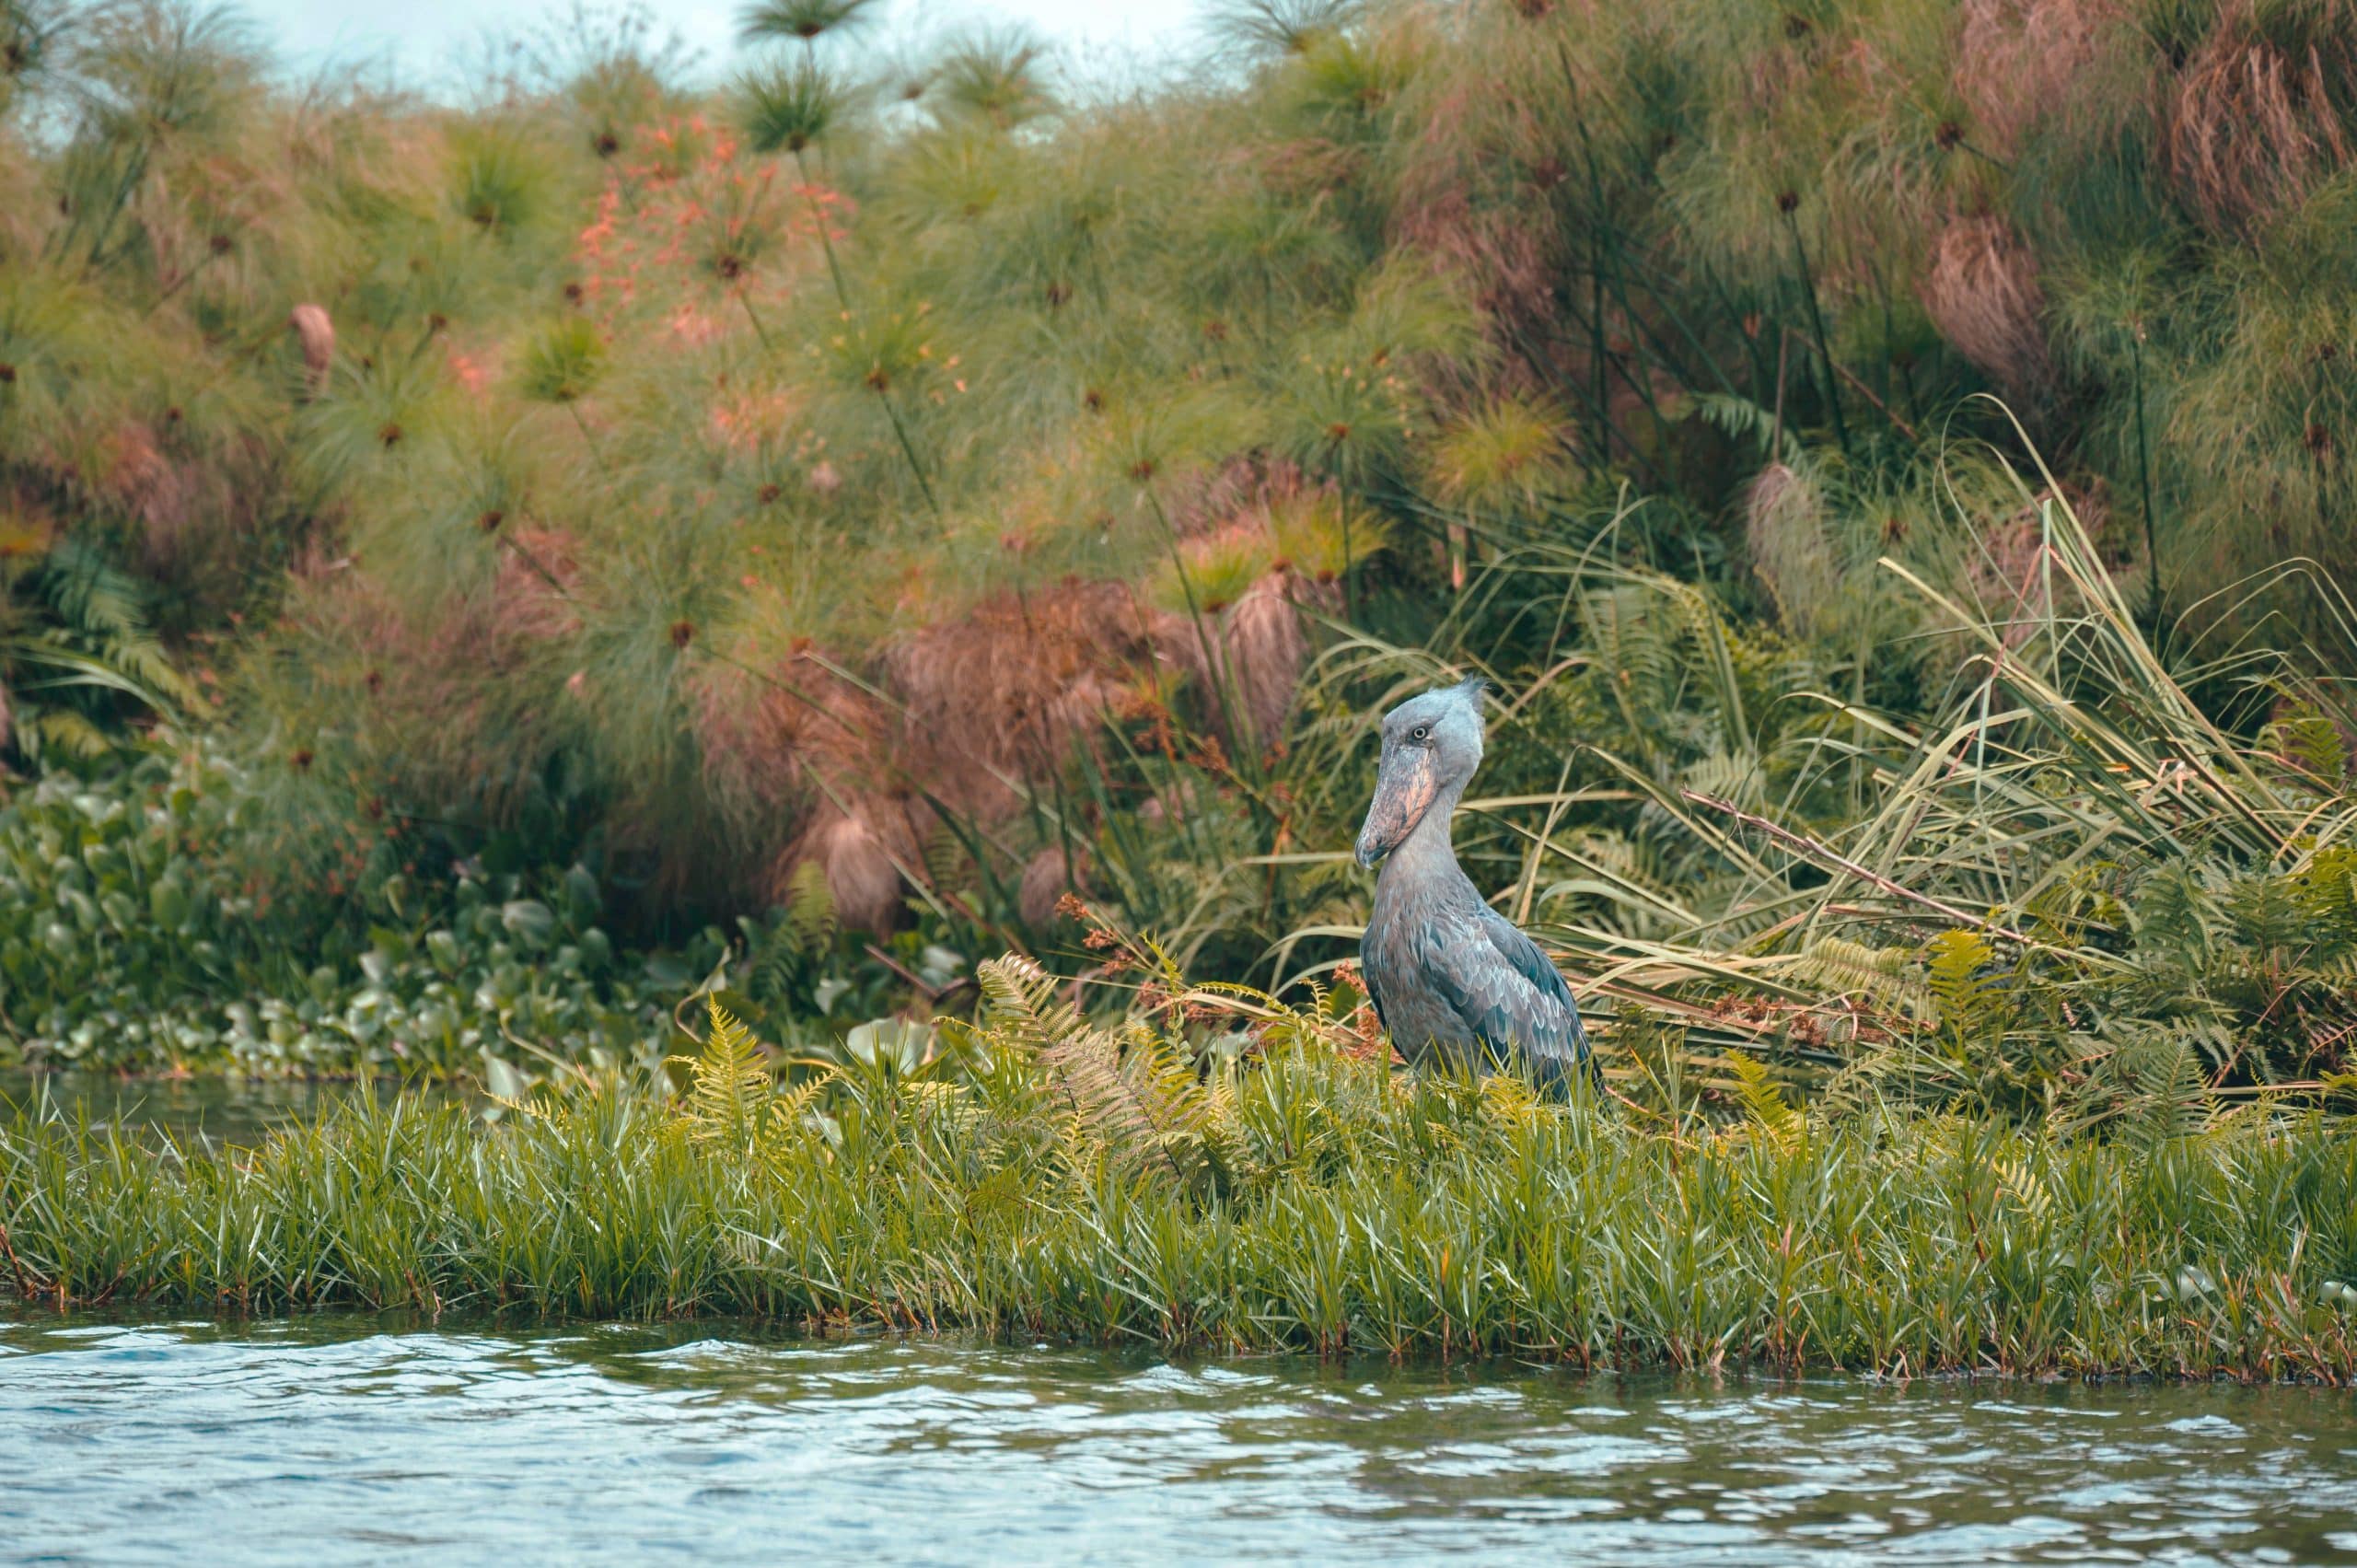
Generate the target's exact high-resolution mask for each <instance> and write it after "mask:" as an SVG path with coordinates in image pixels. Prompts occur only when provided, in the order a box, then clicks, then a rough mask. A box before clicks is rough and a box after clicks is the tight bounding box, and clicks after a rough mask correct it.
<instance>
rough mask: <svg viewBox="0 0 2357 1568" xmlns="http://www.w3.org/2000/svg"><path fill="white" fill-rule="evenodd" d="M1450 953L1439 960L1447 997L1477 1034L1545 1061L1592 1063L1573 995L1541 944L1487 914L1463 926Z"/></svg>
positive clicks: (1438, 956) (1438, 974) (1437, 965)
mask: <svg viewBox="0 0 2357 1568" xmlns="http://www.w3.org/2000/svg"><path fill="white" fill-rule="evenodd" d="M1457 936H1458V940H1457V941H1455V942H1452V943H1450V944H1449V945H1448V947H1449V950H1448V951H1447V952H1445V953H1437V954H1434V958H1436V959H1437V960H1438V961H1437V962H1435V963H1434V966H1433V969H1434V975H1435V977H1436V978H1437V979H1439V981H1441V989H1442V993H1443V994H1444V995H1445V996H1446V998H1447V999H1448V1003H1449V1005H1450V1006H1452V1007H1454V1008H1455V1009H1456V1010H1457V1016H1459V1017H1461V1018H1463V1019H1464V1020H1465V1022H1466V1024H1467V1025H1468V1027H1469V1028H1471V1029H1472V1030H1473V1032H1474V1033H1476V1034H1478V1035H1480V1037H1481V1038H1482V1039H1484V1040H1488V1041H1490V1042H1491V1043H1492V1045H1501V1046H1514V1047H1516V1048H1518V1049H1520V1050H1522V1051H1525V1052H1527V1053H1528V1054H1529V1055H1531V1056H1532V1057H1534V1058H1537V1059H1539V1060H1541V1061H1556V1062H1576V1061H1579V1060H1581V1059H1583V1058H1585V1056H1586V1055H1587V1031H1586V1030H1585V1029H1584V1028H1581V1026H1580V1013H1579V1007H1578V1005H1577V1004H1575V1003H1574V1002H1573V1000H1572V989H1571V987H1570V986H1568V985H1566V984H1564V983H1563V977H1562V973H1561V971H1559V970H1557V969H1556V968H1555V966H1554V963H1553V962H1552V961H1551V960H1550V959H1549V958H1548V957H1547V955H1546V954H1545V953H1543V952H1541V951H1540V950H1539V947H1538V943H1536V942H1533V941H1532V940H1531V939H1530V938H1529V937H1527V936H1526V935H1523V934H1522V932H1521V931H1519V930H1517V929H1516V928H1515V925H1514V923H1513V922H1511V921H1509V920H1507V919H1506V918H1505V917H1504V916H1503V915H1501V914H1499V913H1498V912H1496V911H1495V910H1492V909H1490V908H1488V907H1487V906H1484V907H1483V908H1481V909H1480V912H1478V913H1476V914H1475V915H1474V916H1473V918H1472V920H1471V922H1470V923H1469V929H1467V928H1466V927H1462V926H1460V927H1459V928H1458V932H1457Z"/></svg>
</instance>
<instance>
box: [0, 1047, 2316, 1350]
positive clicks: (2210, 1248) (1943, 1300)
mask: <svg viewBox="0 0 2357 1568" xmlns="http://www.w3.org/2000/svg"><path fill="white" fill-rule="evenodd" d="M1313 1032H1314V1031H1312V1030H1311V1029H1309V1028H1306V1027H1305V1026H1304V1025H1303V1022H1302V1019H1301V1017H1300V1016H1295V1017H1294V1018H1292V1019H1291V1020H1290V1021H1280V1023H1279V1025H1278V1026H1277V1027H1275V1028H1271V1029H1270V1030H1268V1031H1267V1032H1266V1033H1265V1034H1264V1035H1263V1037H1262V1039H1261V1040H1260V1043H1259V1045H1258V1046H1257V1047H1256V1048H1255V1049H1254V1050H1253V1051H1252V1052H1251V1053H1250V1054H1249V1055H1248V1056H1247V1057H1245V1058H1243V1059H1241V1060H1239V1061H1234V1062H1230V1063H1227V1064H1225V1065H1223V1064H1221V1063H1219V1062H1216V1061H1213V1060H1212V1059H1210V1058H1209V1057H1206V1058H1205V1059H1204V1060H1203V1061H1202V1063H1200V1064H1199V1067H1200V1070H1199V1072H1198V1073H1197V1074H1182V1077H1183V1083H1180V1082H1172V1081H1169V1080H1167V1078H1165V1077H1164V1076H1163V1074H1165V1073H1166V1071H1167V1068H1168V1066H1169V1064H1170V1061H1171V1058H1170V1056H1169V1054H1168V1052H1167V1051H1159V1052H1157V1051H1154V1050H1149V1049H1144V1047H1145V1044H1146V1042H1144V1040H1142V1039H1137V1038H1132V1039H1131V1040H1128V1041H1127V1042H1126V1043H1125V1042H1124V1041H1123V1040H1122V1039H1121V1037H1120V1034H1119V1032H1118V1031H1101V1032H1096V1033H1091V1032H1087V1031H1086V1029H1085V1028H1084V1029H1083V1030H1082V1031H1081V1032H1077V1033H1066V1034H1063V1035H1062V1036H1060V1037H1058V1039H1059V1040H1060V1046H1059V1049H1060V1051H1061V1055H1057V1054H1053V1053H1050V1052H1045V1051H1040V1050H1039V1049H1038V1048H1037V1043H1036V1041H1028V1040H1026V1039H1025V1038H1024V1036H1023V1033H1022V1030H1021V1028H1020V1027H1019V1026H1017V1025H1016V1024H1014V1023H1010V1022H1009V1021H1007V1019H1006V1018H1005V1016H1004V1010H1003V1009H1002V1010H1001V1011H1000V1012H999V1013H997V1014H994V1015H993V1022H992V1024H990V1025H989V1026H987V1027H985V1028H981V1029H978V1030H976V1031H974V1032H973V1033H972V1034H971V1035H970V1037H968V1038H966V1039H964V1040H961V1041H960V1042H959V1043H958V1046H957V1048H956V1049H955V1050H953V1051H949V1052H946V1053H945V1054H943V1055H941V1056H937V1057H935V1058H934V1059H932V1060H931V1061H929V1062H926V1063H923V1064H922V1065H919V1066H917V1067H916V1068H915V1069H914V1070H909V1069H908V1068H907V1067H906V1066H905V1064H902V1063H894V1062H892V1061H890V1060H888V1059H883V1058H879V1059H878V1060H877V1061H874V1062H870V1063H853V1064H851V1065H848V1066H835V1067H830V1069H828V1071H827V1072H826V1073H825V1074H823V1075H822V1076H820V1077H818V1078H813V1079H810V1080H808V1081H806V1082H805V1083H804V1084H802V1085H800V1086H797V1087H795V1088H793V1089H791V1090H784V1091H779V1090H773V1089H772V1088H771V1087H770V1086H768V1085H767V1084H766V1083H765V1082H763V1081H761V1078H760V1075H759V1074H747V1073H745V1072H742V1071H731V1069H730V1067H729V1063H728V1062H727V1061H726V1060H725V1058H726V1056H727V1055H728V1053H727V1052H726V1051H723V1050H721V1049H720V1048H719V1047H717V1046H715V1047H714V1048H713V1050H712V1051H709V1052H708V1053H707V1060H706V1061H705V1063H703V1064H702V1067H701V1068H700V1069H699V1072H698V1074H697V1081H696V1082H695V1083H694V1084H693V1086H691V1089H690V1090H689V1092H688V1093H686V1094H685V1095H684V1096H682V1097H678V1098H668V1097H665V1096H662V1095H659V1094H656V1093H655V1092H652V1091H650V1090H648V1089H646V1088H644V1087H643V1086H628V1085H625V1084H624V1083H622V1082H621V1080H620V1079H618V1078H611V1077H610V1078H607V1079H604V1080H599V1081H597V1082H594V1083H593V1082H586V1081H584V1082H577V1083H575V1085H574V1086H572V1087H569V1088H564V1089H561V1090H544V1091H542V1093H541V1094H540V1095H539V1096H538V1097H536V1098H534V1099H533V1100H532V1101H531V1102H528V1103H526V1104H520V1105H517V1107H515V1108H514V1110H513V1112H512V1113H511V1114H509V1115H507V1116H506V1117H505V1118H504V1119H503V1120H502V1121H500V1122H499V1123H497V1124H496V1125H493V1126H488V1127H486V1126H485V1125H483V1124H482V1122H481V1121H479V1120H478V1119H476V1118H474V1117H472V1116H470V1114H469V1113H468V1112H467V1111H466V1110H464V1109H459V1108H454V1107H448V1106H441V1107H427V1106H424V1105H422V1104H421V1103H419V1102H418V1101H416V1100H414V1099H412V1098H390V1099H384V1098H376V1097H375V1096H373V1095H368V1094H359V1095H355V1096H354V1097H353V1098H351V1099H349V1100H347V1101H345V1102H344V1103H343V1104H342V1105H341V1106H339V1107H338V1108H336V1109H332V1110H331V1111H329V1112H328V1113H326V1114H324V1115H322V1116H320V1117H319V1118H318V1119H316V1120H313V1121H304V1122H301V1123H298V1124H296V1125H293V1126H290V1127H288V1128H286V1129H284V1130H282V1131H280V1132H276V1133H274V1134H273V1135H272V1136H271V1137H270V1138H269V1139H268V1140H267V1141H266V1142H265V1143H264V1144H261V1146H260V1147H258V1148H254V1149H250V1150H238V1149H228V1150H222V1151H206V1150H200V1149H198V1148H194V1147H192V1146H189V1145H186V1144H176V1143H170V1142H166V1143H164V1144H161V1145H160V1146H158V1145H157V1144H147V1143H142V1142H140V1141H139V1140H137V1139H136V1138H134V1137H131V1136H127V1135H125V1134H123V1133H122V1132H120V1131H117V1130H114V1129H110V1128H104V1127H100V1126H99V1125H97V1124H95V1123H94V1122H92V1121H90V1120H89V1119H88V1118H87V1116H85V1117H81V1118H78V1119H77V1118H75V1117H73V1116H69V1115H66V1114H64V1113H62V1112H59V1111H56V1110H54V1109H48V1110H38V1111H37V1110H30V1109H24V1110H19V1111H17V1113H16V1115H15V1116H14V1117H13V1119H12V1120H9V1121H6V1122H5V1123H0V1225H5V1226H6V1231H5V1236H6V1258H5V1264H6V1271H7V1276H8V1278H7V1283H6V1285H0V1289H6V1290H12V1291H13V1292H14V1293H15V1294H16V1295H17V1297H19V1298H20V1299H23V1300H27V1301H41V1302H49V1303H53V1304H57V1305H61V1306H64V1305H72V1304H77V1303H78V1304H92V1303H102V1302H111V1303H125V1302H131V1301H143V1302H152V1303H157V1304H160V1305H167V1306H169V1307H173V1308H176V1309H181V1310H195V1311H206V1312H223V1311H226V1312H237V1313H246V1312H276V1311H287V1310H301V1309H308V1308H315V1307H364V1308H386V1307H406V1308H413V1309H417V1310H420V1311H423V1312H425V1313H427V1314H429V1315H432V1314H438V1313H442V1312H446V1311H447V1312H461V1313H475V1312H491V1313H500V1314H516V1315H521V1316H526V1317H532V1318H543V1317H576V1316H577V1317H595V1318H641V1319H644V1318H679V1317H693V1316H730V1317H746V1318H757V1319H762V1320H767V1321H772V1322H779V1323H785V1324H791V1325H795V1326H804V1327H810V1328H816V1329H827V1330H851V1329H868V1328H880V1329H891V1330H921V1331H927V1332H935V1331H947V1330H976V1331H981V1332H984V1333H988V1334H993V1335H1000V1336H1008V1337H1013V1336H1018V1335H1019V1336H1022V1337H1025V1338H1036V1337H1070V1338H1073V1339H1076V1340H1082V1341H1089V1342H1146V1343H1151V1344H1155V1345H1157V1346H1160V1347H1163V1348H1165V1349H1167V1350H1171V1351H1182V1350H1202V1351H1208V1352H1246V1351H1278V1350H1285V1351H1305V1352H1310V1353H1318V1354H1324V1355H1340V1354H1345V1353H1378V1354H1387V1355H1390V1356H1395V1357H1423V1356H1441V1357H1457V1356H1471V1355H1492V1354H1504V1355H1514V1356H1518V1357H1524V1358H1529V1359H1536V1360H1544V1361H1550V1362H1563V1363H1569V1364H1573V1365H1585V1366H1614V1367H1635V1366H1643V1365H1668V1366H1673V1367H1681V1368H1705V1369H1717V1368H1729V1369H1732V1368H1738V1367H1746V1366H1750V1367H1759V1368H1763V1369H1778V1370H1800V1369H1805V1368H1844V1369H1850V1370H1871V1371H1875V1372H1880V1373H1884V1374H1889V1375H1897V1376H1927V1375H1935V1374H1942V1373H1975V1374H1980V1373H1987V1374H2001V1375H2013V1376H2047V1375H2100V1374H2128V1375H2157V1376H2231V1377H2237V1378H2246V1379H2261V1380H2268V1379H2282V1378H2293V1379H2316V1380H2323V1381H2327V1382H2331V1383H2336V1384H2345V1383H2347V1382H2349V1381H2351V1379H2357V1288H2352V1281H2357V1139H2352V1138H2351V1137H2350V1136H2349V1135H2348V1133H2347V1130H2346V1127H2345V1124H2340V1123H2337V1122H2335V1121H2332V1120H2330V1119H2328V1117H2326V1116H2324V1115H2322V1114H2321V1113H2312V1112H2295V1111H2285V1110H2281V1109H2272V1110H2269V1109H2258V1108H2255V1107H2248V1108H2243V1109H2236V1110H2233V1111H2227V1112H2223V1113H2221V1114H2219V1115H2217V1116H2215V1117H2214V1118H2213V1119H2212V1121H2210V1122H2209V1124H2208V1125H2207V1126H2206V1127H2205V1128H2203V1129H2202V1130H2200V1131H2199V1132H2183V1133H2168V1134H2161V1135H2154V1136H2151V1137H2143V1138H2129V1137H2121V1138H2116V1139H2111V1140H2096V1139H2094V1138H2087V1137H2078V1138H2065V1137H2060V1136H2056V1135H2054V1134H2053V1133H2052V1132H2050V1131H2042V1130H2040V1129H2039V1128H2038V1127H2022V1126H2016V1125H2009V1124H2005V1123H2002V1122H1997V1121H1980V1120H1974V1119H1971V1118H1965V1117H1957V1116H1928V1115H1923V1114H1921V1113H1915V1112H1904V1111H1898V1110H1881V1111H1874V1112H1868V1113H1852V1114H1847V1115H1845V1116H1843V1117H1842V1118H1840V1120H1839V1121H1829V1120H1825V1119H1823V1118H1822V1117H1820V1116H1817V1115H1812V1114H1805V1113H1803V1112H1801V1111H1797V1110H1792V1109H1784V1108H1782V1105H1781V1101H1779V1100H1778V1099H1777V1098H1775V1097H1774V1096H1773V1095H1769V1094H1762V1095H1756V1096H1752V1097H1747V1099H1748V1107H1747V1109H1745V1110H1744V1111H1743V1112H1742V1113H1741V1115H1740V1117H1739V1118H1738V1119H1736V1120H1733V1121H1721V1122H1717V1123H1713V1122H1706V1121H1701V1120H1696V1119H1686V1120H1682V1121H1652V1122H1649V1121H1645V1120H1644V1119H1643V1118H1642V1117H1640V1116H1638V1115H1637V1114H1635V1113H1634V1112H1632V1111H1630V1110H1627V1109H1623V1108H1621V1107H1619V1106H1616V1105H1610V1104H1607V1105H1604V1106H1601V1107H1589V1106H1575V1107H1572V1108H1568V1109H1566V1108H1559V1107H1552V1106H1548V1105H1544V1104H1541V1103H1540V1102H1538V1101H1537V1100H1536V1099H1534V1098H1531V1097H1530V1096H1529V1094H1528V1093H1527V1090H1525V1089H1524V1088H1523V1086H1521V1085H1519V1084H1518V1083H1516V1082H1515V1081H1513V1080H1509V1079H1494V1078H1493V1079H1490V1080H1486V1081H1483V1082H1480V1083H1466V1082H1455V1081H1450V1080H1447V1079H1435V1078H1419V1079H1409V1078H1406V1077H1404V1076H1400V1075H1396V1074H1394V1073H1393V1072H1392V1071H1391V1070H1390V1069H1389V1068H1388V1066H1387V1065H1385V1064H1381V1063H1376V1062H1374V1061H1370V1060H1362V1059H1358V1058H1354V1057H1352V1056H1350V1055H1347V1054H1343V1053H1341V1052H1338V1051H1335V1050H1333V1049H1332V1048H1331V1046H1330V1044H1328V1043H1326V1042H1325V1041H1323V1040H1319V1039H1317V1038H1313ZM739 1054H741V1053H739ZM1092 1058H1093V1064H1086V1065H1084V1063H1089V1062H1090V1059H1092ZM743 1065H744V1063H737V1067H738V1068H741V1067H743ZM1084 1074H1085V1075H1087V1077H1088V1079H1089V1081H1091V1082H1093V1084H1094V1087H1093V1088H1091V1089H1089V1090H1087V1091H1086V1093H1083V1094H1078V1095H1075V1094H1074V1083H1075V1080H1076V1077H1078V1076H1080V1075H1084ZM1123 1101H1126V1102H1127V1106H1126V1109H1123V1107H1122V1106H1121V1104H1120V1102H1123Z"/></svg>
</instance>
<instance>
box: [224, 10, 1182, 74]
mask: <svg viewBox="0 0 2357 1568" xmlns="http://www.w3.org/2000/svg"><path fill="white" fill-rule="evenodd" d="M586 3H587V4H588V5H589V6H590V8H591V9H592V10H594V11H604V12H608V13H611V12H614V11H616V10H619V9H620V8H621V6H623V5H625V4H630V5H632V6H633V8H634V9H639V10H643V11H644V12H645V13H647V14H648V15H650V16H651V17H653V18H654V20H655V23H656V29H657V31H658V33H660V32H671V33H676V34H677V35H678V36H679V39H680V41H682V42H684V43H685V44H686V45H687V46H688V47H689V48H690V49H691V50H693V51H695V52H697V53H699V54H700V55H701V56H702V61H701V64H702V66H703V67H704V70H705V71H706V72H707V73H712V74H717V73H719V72H722V71H725V70H726V68H727V66H728V65H729V64H731V63H732V61H733V60H734V59H735V58H737V53H738V51H737V46H736V44H735V41H734V40H735V37H736V31H737V6H738V0H586ZM238 8H239V9H240V10H242V11H243V12H244V13H245V14H246V15H247V16H248V17H250V19H251V20H252V21H253V22H254V23H255V24H256V30H257V31H258V32H259V33H260V34H261V37H262V38H263V39H264V40H266V41H268V42H269V44H270V46H271V47H272V48H273V50H274V51H275V52H276V53H277V55H278V57H279V59H280V61H281V63H282V64H285V65H287V66H290V67H292V68H294V69H295V70H296V72H298V73H300V74H304V75H308V74H310V73H311V72H313V71H315V70H317V69H319V67H322V66H327V65H353V64H390V65H391V66H392V67H393V68H394V70H395V72H396V74H397V76H398V79H399V80H401V82H402V83H403V84H405V85H408V86H411V87H425V88H428V89H430V88H431V87H433V86H434V85H435V82H436V80H437V79H439V78H444V77H447V76H448V75H452V74H454V73H458V72H459V71H461V70H463V62H464V61H465V59H466V58H467V57H468V53H469V51H470V50H479V49H480V46H481V45H482V42H483V41H485V40H486V39H487V38H497V37H499V36H501V35H509V36H513V35H516V34H519V33H524V32H527V31H532V30H537V29H539V28H540V27H542V26H544V25H546V24H548V23H549V22H550V21H551V20H552V18H555V17H561V16H563V15H564V14H565V13H566V12H567V11H568V10H569V9H570V5H569V0H240V4H239V6H238ZM881 9H882V11H883V13H884V19H883V21H882V22H881V23H880V25H878V26H877V27H875V28H872V29H865V32H864V36H865V37H867V38H869V39H871V40H874V41H890V40H892V39H895V38H911V39H918V38H923V37H926V36H933V37H938V36H940V35H941V34H943V33H945V32H949V31H955V30H958V29H969V28H972V27H975V26H977V25H979V26H982V27H1005V26H1009V25H1014V26H1020V27H1024V28H1028V29H1029V30H1031V31H1032V32H1034V33H1035V34H1037V35H1038V36H1039V37H1040V38H1042V39H1044V40H1046V41H1049V42H1051V43H1052V44H1054V45H1056V46H1057V48H1058V52H1059V53H1060V55H1061V56H1062V59H1063V62H1064V64H1066V65H1067V66H1069V67H1072V68H1074V69H1078V70H1082V71H1088V70H1091V69H1092V68H1094V69H1102V70H1105V71H1108V72H1110V73H1113V74H1120V68H1121V66H1122V65H1123V64H1125V63H1127V62H1130V61H1132V60H1137V59H1142V58H1144V56H1146V55H1148V54H1150V53H1152V52H1155V51H1157V50H1167V49H1170V48H1174V47H1175V48H1180V49H1189V48H1192V47H1194V46H1195V45H1196V43H1197V41H1198V40H1199V38H1200V36H1201V35H1200V31H1199V26H1198V22H1199V18H1200V17H1201V16H1202V13H1203V11H1204V9H1205V3H1204V0H885V4H884V5H883V6H882V7H881Z"/></svg>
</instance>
